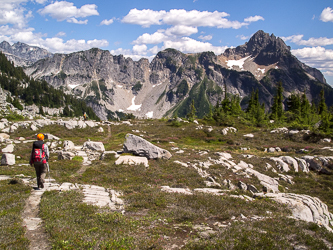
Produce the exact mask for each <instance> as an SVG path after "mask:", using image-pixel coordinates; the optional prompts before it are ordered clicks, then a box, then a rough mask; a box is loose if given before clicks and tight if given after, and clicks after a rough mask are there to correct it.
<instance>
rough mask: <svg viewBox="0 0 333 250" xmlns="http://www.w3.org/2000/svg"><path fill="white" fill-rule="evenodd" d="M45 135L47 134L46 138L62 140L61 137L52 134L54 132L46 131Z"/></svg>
mask: <svg viewBox="0 0 333 250" xmlns="http://www.w3.org/2000/svg"><path fill="white" fill-rule="evenodd" d="M44 136H45V139H48V140H56V141H59V140H60V138H59V137H57V136H55V135H52V134H49V133H45V134H44Z"/></svg>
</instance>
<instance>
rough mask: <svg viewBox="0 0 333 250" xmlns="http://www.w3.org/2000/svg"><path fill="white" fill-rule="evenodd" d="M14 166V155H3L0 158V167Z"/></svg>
mask: <svg viewBox="0 0 333 250" xmlns="http://www.w3.org/2000/svg"><path fill="white" fill-rule="evenodd" d="M14 164H15V155H13V154H9V153H6V154H3V155H2V157H1V165H14Z"/></svg>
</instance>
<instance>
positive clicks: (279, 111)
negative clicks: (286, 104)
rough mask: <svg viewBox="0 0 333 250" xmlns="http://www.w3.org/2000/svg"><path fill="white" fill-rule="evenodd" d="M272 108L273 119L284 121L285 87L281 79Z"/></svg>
mask: <svg viewBox="0 0 333 250" xmlns="http://www.w3.org/2000/svg"><path fill="white" fill-rule="evenodd" d="M271 109H272V114H271V119H273V120H277V121H282V120H283V118H284V112H283V87H282V82H281V81H280V82H279V83H278V86H277V91H276V95H275V96H274V100H273V105H272V108H271Z"/></svg>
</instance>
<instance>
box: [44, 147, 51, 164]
mask: <svg viewBox="0 0 333 250" xmlns="http://www.w3.org/2000/svg"><path fill="white" fill-rule="evenodd" d="M44 151H45V158H46V161H49V157H50V152H49V147H48V146H47V145H46V144H44Z"/></svg>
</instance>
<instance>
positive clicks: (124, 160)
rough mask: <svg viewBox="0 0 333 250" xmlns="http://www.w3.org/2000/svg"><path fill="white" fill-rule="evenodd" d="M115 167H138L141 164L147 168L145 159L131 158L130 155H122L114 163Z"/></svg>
mask: <svg viewBox="0 0 333 250" xmlns="http://www.w3.org/2000/svg"><path fill="white" fill-rule="evenodd" d="M115 164H116V165H120V164H126V165H140V164H143V165H144V166H145V167H149V165H148V159H147V158H146V157H140V156H132V155H122V156H120V157H119V158H118V159H117V160H116V162H115Z"/></svg>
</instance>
